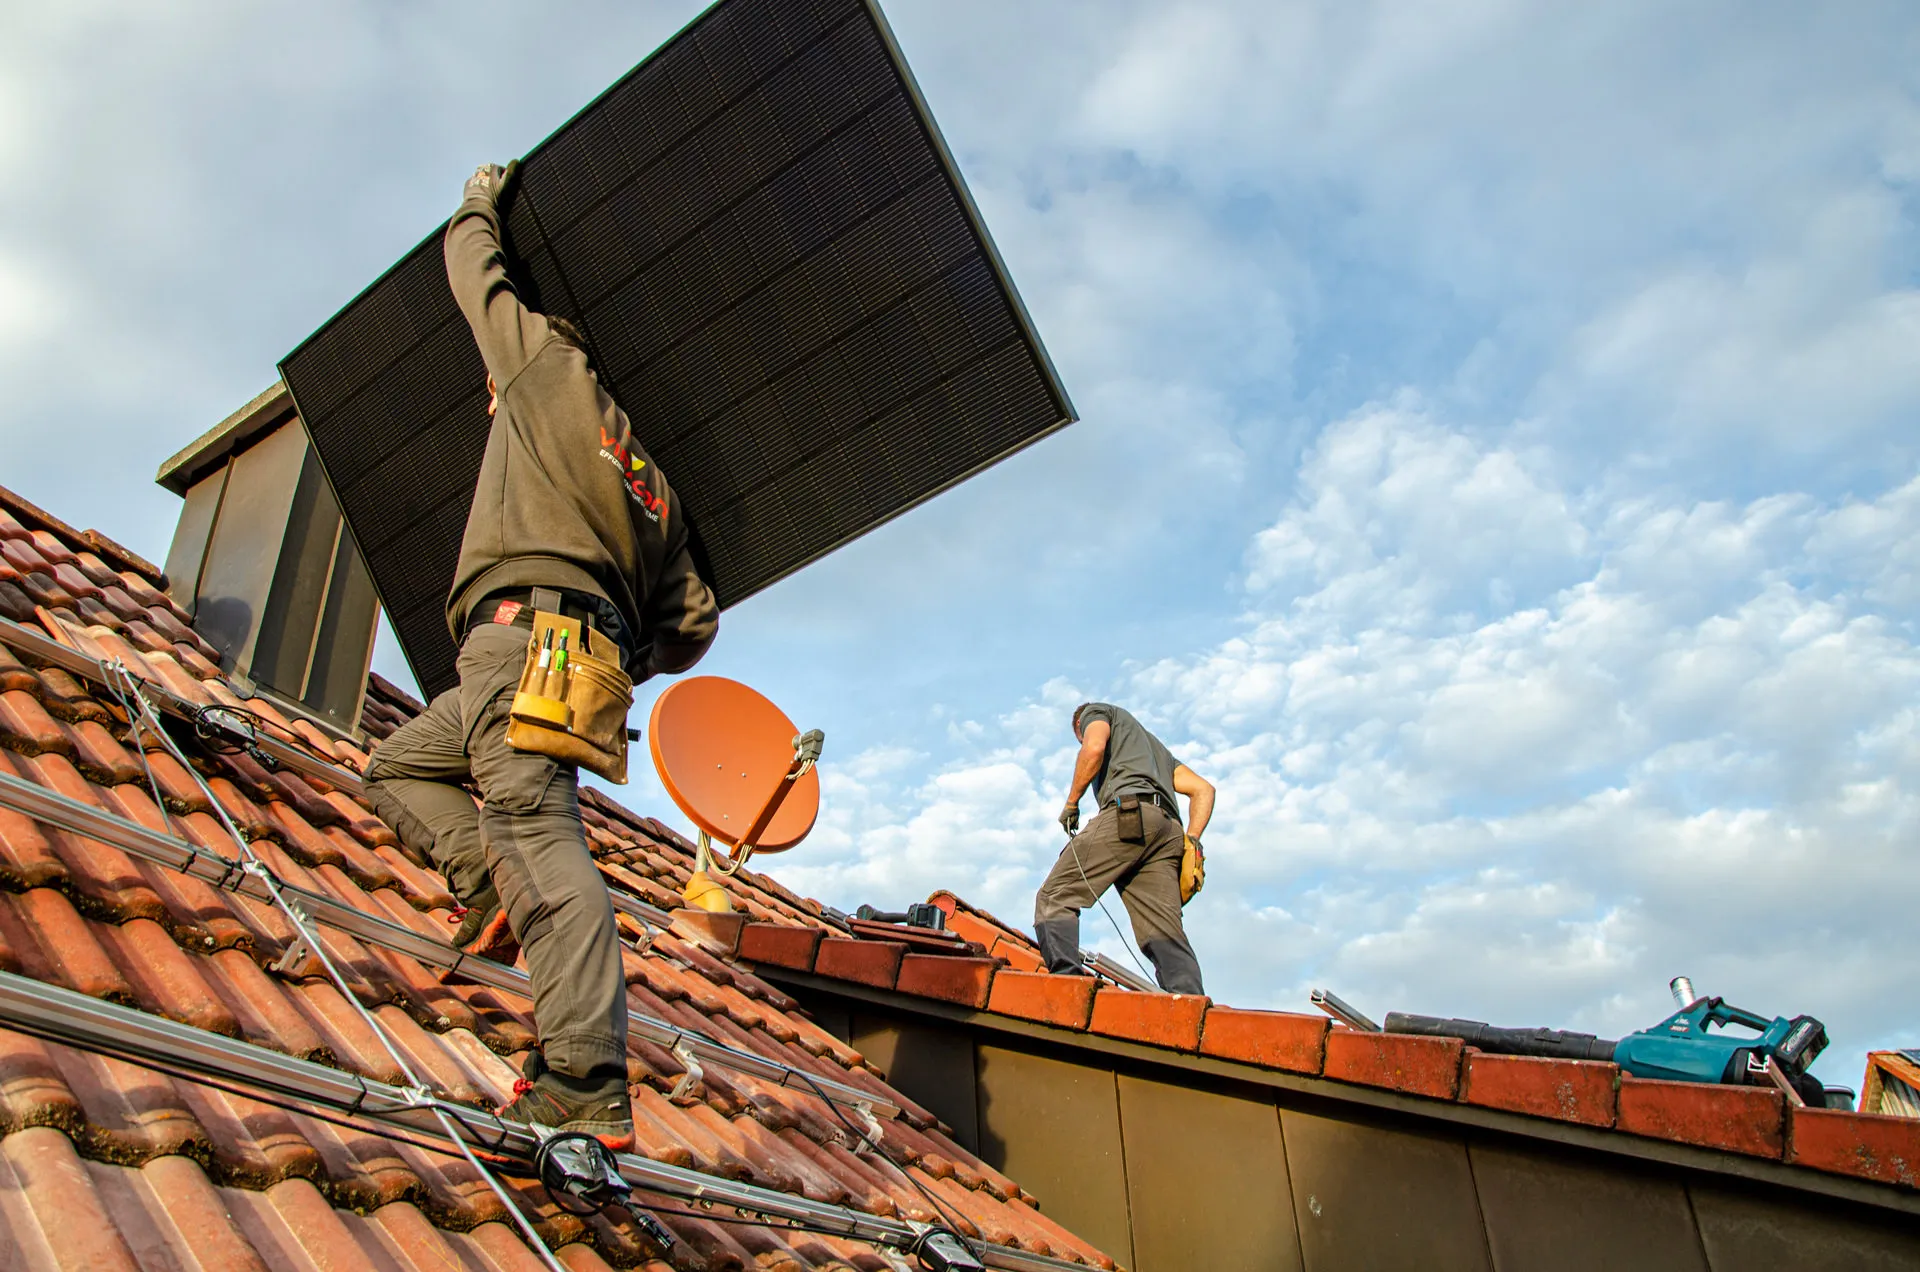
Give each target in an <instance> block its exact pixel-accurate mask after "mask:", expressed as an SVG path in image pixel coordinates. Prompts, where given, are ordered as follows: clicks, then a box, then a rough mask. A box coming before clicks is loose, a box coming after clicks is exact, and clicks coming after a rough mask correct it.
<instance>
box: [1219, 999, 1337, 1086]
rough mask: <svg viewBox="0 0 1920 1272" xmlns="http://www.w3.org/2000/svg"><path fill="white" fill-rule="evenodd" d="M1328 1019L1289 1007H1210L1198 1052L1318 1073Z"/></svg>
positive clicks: (1299, 1071) (1296, 1070)
mask: <svg viewBox="0 0 1920 1272" xmlns="http://www.w3.org/2000/svg"><path fill="white" fill-rule="evenodd" d="M1328 1023H1329V1022H1328V1020H1327V1018H1326V1017H1325V1016H1304V1015H1300V1014H1298V1013H1295V1012H1288V1011H1246V1010H1243V1009H1240V1008H1236V1007H1217V1006H1216V1007H1209V1008H1208V1009H1207V1017H1206V1021H1205V1022H1204V1023H1203V1025H1202V1026H1201V1033H1200V1054H1201V1055H1205V1056H1214V1057H1216V1058H1218V1059H1221V1060H1239V1061H1242V1062H1244V1063H1246V1064H1257V1065H1259V1066H1260V1067H1262V1068H1265V1069H1284V1070H1286V1071H1288V1072H1290V1073H1318V1072H1320V1069H1321V1066H1322V1065H1323V1064H1324V1063H1325V1062H1326V1054H1327V1029H1328Z"/></svg>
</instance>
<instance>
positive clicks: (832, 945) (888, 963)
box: [813, 937, 907, 989]
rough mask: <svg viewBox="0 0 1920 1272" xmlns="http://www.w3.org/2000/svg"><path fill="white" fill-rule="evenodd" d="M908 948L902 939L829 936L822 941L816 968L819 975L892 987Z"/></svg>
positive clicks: (878, 986) (814, 965) (815, 959)
mask: <svg viewBox="0 0 1920 1272" xmlns="http://www.w3.org/2000/svg"><path fill="white" fill-rule="evenodd" d="M906 952H907V947H906V946H905V945H902V944H901V943H899V942H898V941H850V940H845V939H843V938H840V937H828V938H827V939H826V940H824V941H822V942H820V950H819V952H818V953H817V954H816V955H815V956H814V960H813V970H814V973H815V974H816V975H819V976H831V977H834V978H835V979H837V980H850V981H857V982H859V983H860V984H862V985H872V986H874V987H875V988H877V989H892V988H893V985H894V981H895V980H896V979H897V978H898V977H899V975H900V959H901V958H902V956H904V955H905V954H906Z"/></svg>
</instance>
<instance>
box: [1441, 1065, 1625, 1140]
mask: <svg viewBox="0 0 1920 1272" xmlns="http://www.w3.org/2000/svg"><path fill="white" fill-rule="evenodd" d="M1466 1055H1467V1058H1466V1067H1465V1070H1464V1071H1463V1072H1462V1074H1461V1078H1460V1098H1461V1099H1462V1100H1463V1101H1465V1102H1466V1103H1468V1104H1478V1105H1481V1106H1482V1107H1485V1108H1490V1109H1506V1110H1508V1111H1509V1112H1512V1113H1526V1114H1529V1115H1531V1116H1533V1117H1550V1118H1553V1119H1555V1120H1557V1121H1561V1122H1579V1123H1581V1124H1583V1125H1586V1126H1612V1125H1613V1123H1614V1115H1615V1108H1616V1092H1617V1090H1618V1088H1619V1083H1620V1066H1619V1065H1615V1064H1603V1063H1600V1062H1598V1061H1593V1060H1548V1059H1542V1058H1539V1057H1534V1056H1496V1055H1488V1054H1486V1053H1484V1052H1480V1051H1475V1050H1473V1049H1472V1048H1468V1050H1467V1053H1466Z"/></svg>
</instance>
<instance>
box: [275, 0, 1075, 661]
mask: <svg viewBox="0 0 1920 1272" xmlns="http://www.w3.org/2000/svg"><path fill="white" fill-rule="evenodd" d="M743 155H744V156H746V157H747V160H748V161H747V162H745V163H740V162H736V161H735V160H736V157H738V156H743ZM521 171H522V179H521V182H520V188H519V189H518V191H516V192H515V194H514V196H513V197H512V198H511V199H509V200H508V202H507V204H506V206H505V207H504V209H503V210H504V212H505V219H506V223H507V236H508V239H509V240H510V242H509V253H510V256H511V257H512V259H513V268H512V274H513V277H514V280H515V283H516V285H517V286H518V287H519V289H520V292H521V296H522V299H523V300H524V301H525V302H526V303H527V304H528V306H529V307H530V308H533V309H535V310H537V311H540V312H547V313H557V314H561V315H565V316H567V317H570V318H572V319H574V321H575V322H576V323H577V324H578V325H579V326H580V327H581V328H582V330H583V332H584V333H585V335H586V338H587V344H588V351H589V355H590V357H591V359H592V362H593V365H594V367H595V369H596V371H597V372H598V373H599V375H600V377H601V381H602V383H603V384H604V385H605V386H606V387H607V389H608V392H609V393H610V394H612V396H613V397H614V399H615V401H617V402H619V403H620V404H621V405H622V406H623V407H625V408H626V409H627V411H628V414H629V418H630V419H631V420H632V423H633V426H634V430H635V432H636V434H637V435H638V436H639V437H640V439H641V441H642V443H643V444H644V445H645V446H646V447H647V449H648V451H649V452H650V453H651V454H652V456H653V457H654V459H655V460H656V462H658V463H659V465H660V467H661V470H662V471H663V472H665V473H666V474H667V476H668V479H669V480H670V481H672V482H673V484H674V488H675V490H676V492H677V493H678V494H679V496H680V505H681V508H682V509H683V510H684V511H685V513H686V514H687V515H688V518H689V526H690V529H691V532H692V537H693V543H694V552H695V558H696V560H697V562H698V563H699V565H700V569H701V573H702V575H703V576H704V577H705V578H707V580H708V581H709V583H710V584H711V585H713V587H714V589H715V592H716V594H717V596H718V598H719V600H720V603H721V605H722V606H723V607H726V606H731V605H734V604H737V603H739V602H740V601H742V600H745V599H746V598H747V597H749V596H752V595H754V594H755V593H757V592H759V591H761V590H763V589H764V588H766V587H768V586H771V585H772V584H773V583H775V582H777V581H779V580H780V579H782V578H785V577H786V576H787V575H789V574H791V573H793V572H794V571H796V570H798V569H801V568H802V567H804V566H805V565H807V564H808V563H810V562H812V561H814V560H817V559H819V558H820V557H821V556H824V555H825V554H827V553H828V552H831V551H833V550H835V549H837V548H839V547H842V546H844V545H845V544H846V543H848V542H850V541H851V540H853V539H854V538H857V537H859V536H860V535H861V534H864V533H866V532H867V531H869V530H872V529H874V528H875V527H877V526H879V525H881V524H884V523H885V522H886V521H889V520H891V519H893V518H894V517H897V516H900V515H901V514H903V513H905V512H908V511H910V510H911V509H912V508H914V507H917V506H919V505H920V504H921V503H924V502H925V501H926V500H928V499H931V498H933V497H934V496H935V495H937V494H940V493H941V492H943V491H945V490H948V489H951V488H952V487H953V486H955V485H957V484H959V483H960V482H962V481H965V480H966V479H967V478H969V477H971V476H973V475H975V474H976V473H978V472H980V471H981V470H982V469H984V468H986V467H989V466H991V465H992V464H994V463H997V462H999V461H1000V460H1001V459H1004V458H1006V457H1007V456H1008V455H1011V454H1013V453H1014V452H1015V451H1017V450H1020V449H1022V448H1024V447H1025V446H1028V445H1031V444H1032V443H1033V442H1036V441H1039V440H1040V439H1041V438H1043V437H1046V436H1048V435H1050V434H1051V433H1053V432H1055V431H1057V430H1058V429H1060V428H1062V427H1065V426H1066V425H1067V424H1069V423H1072V422H1073V420H1074V419H1075V418H1076V416H1075V413H1074V409H1073V405H1072V402H1071V399H1070V398H1069V397H1068V396H1067V392H1066V389H1065V386H1064V385H1063V384H1062V382H1061V380H1060V377H1059V374H1058V372H1057V371H1056V369H1055V368H1054V366H1053V363H1052V361H1051V359H1050V358H1049V356H1048V354H1047V351H1046V346H1045V345H1044V343H1042V341H1041V340H1040V336H1039V333H1038V330H1037V329H1036V327H1035V326H1034V323H1033V321H1032V318H1031V316H1030V314H1029V313H1028V311H1027V309H1026V306H1025V304H1024V302H1023V301H1022V300H1021V298H1020V295H1019V292H1018V289H1017V288H1016V287H1015V286H1014V284H1013V281H1012V278H1011V276H1010V275H1009V273H1008V271H1007V269H1006V266H1005V263H1004V261H1003V260H1002V258H1001V256H1000V254H999V250H998V248H997V247H996V246H995V244H994V242H993V238H992V236H991V234H990V233H989V232H988V230H987V227H986V223H985V221H984V219H983V218H982V217H981V215H980V212H979V209H978V207H977V206H976V204H975V203H974V201H973V198H972V195H971V193H970V192H969V191H968V189H967V186H966V182H965V180H964V178H963V177H962V176H961V173H960V170H959V165H958V164H957V163H956V162H955V160H954V158H953V155H952V152H951V150H950V149H949V148H948V146H947V144H946V140H945V138H944V137H943V136H942V135H941V132H940V129H939V126H938V124H937V123H936V121H935V120H934V118H933V115H932V112H931V111H930V110H929V109H928V107H927V104H926V101H925V99H924V97H923V96H922V95H921V92H920V88H919V85H918V83H917V82H916V81H915V79H914V77H913V73H912V70H911V68H910V67H909V66H908V65H907V62H906V58H905V56H904V55H903V53H902V52H901V50H900V47H899V44H898V42H897V40H896V39H895V37H894V34H893V31H892V29H891V27H890V26H889V25H888V23H887V21H886V17H885V14H884V13H883V12H882V11H881V9H880V7H879V4H878V3H877V2H876V0H718V2H717V3H715V4H713V5H711V6H710V7H709V8H707V9H706V10H705V11H703V12H702V13H701V14H699V15H698V16H697V17H695V18H694V19H693V20H692V21H691V22H689V23H688V24H687V25H686V26H685V27H683V28H682V29H681V31H680V32H679V33H678V34H677V35H675V36H674V37H673V38H671V39H670V40H668V41H667V42H666V43H664V44H663V45H661V46H660V47H659V48H658V49H656V50H655V51H654V52H653V53H652V54H650V55H649V56H648V57H646V58H645V59H643V60H642V61H641V62H640V63H639V64H638V65H636V66H635V67H634V68H633V69H632V70H631V71H629V72H628V73H627V74H625V75H623V76H622V77H621V78H620V79H619V80H618V81H616V82H615V83H614V84H613V85H612V86H610V87H609V88H608V89H607V90H606V91H605V92H603V93H601V94H600V95H599V96H597V97H596V98H595V99H594V100H593V101H592V102H590V103H588V105H586V106H585V107H583V108H582V109H581V110H580V111H579V112H577V113H576V114H575V115H574V116H573V117H572V118H571V119H570V120H568V121H567V123H565V124H563V125H562V126H561V127H560V128H559V129H558V130H557V131H556V132H554V133H553V134H552V135H550V136H549V137H548V138H547V139H546V140H544V141H542V142H541V143H540V144H539V145H538V146H536V147H534V148H533V149H532V150H531V151H529V152H528V154H527V155H526V157H525V158H524V159H523V160H522V165H521ZM444 231H445V223H444V222H443V223H442V225H441V226H440V228H439V229H436V230H435V231H434V232H433V233H432V234H430V235H428V236H427V238H425V239H424V240H422V241H421V242H420V243H419V245H417V246H416V247H415V248H414V249H413V250H411V251H410V252H408V253H407V254H406V255H405V256H403V257H402V258H401V259H400V261H398V262H397V263H396V264H395V265H394V266H393V267H392V268H390V269H389V270H387V271H386V272H385V273H383V274H382V275H381V276H380V277H379V278H377V279H376V280H375V281H374V282H373V283H372V284H370V285H369V286H368V287H367V288H366V289H365V290H363V291H362V292H361V293H360V295H359V296H357V297H356V298H355V299H354V300H353V301H351V302H349V303H348V304H347V305H346V306H345V307H344V308H343V309H342V310H341V311H340V312H339V313H338V314H337V315H335V317H334V318H333V319H331V320H329V322H328V323H327V324H325V325H324V326H322V327H321V328H320V329H319V330H318V331H316V332H315V333H314V334H313V335H312V336H310V337H308V338H307V339H306V340H305V341H303V342H301V344H300V345H299V346H297V347H296V348H295V349H294V350H293V351H292V352H291V353H289V354H288V355H287V356H286V357H285V358H284V359H282V361H281V374H282V377H283V379H284V380H285V381H286V383H287V386H288V388H289V390H290V392H291V393H292V395H293V398H294V402H295V405H296V407H297V408H300V414H301V418H302V420H303V421H305V422H306V425H307V427H308V431H309V434H310V436H312V438H313V440H314V449H315V453H316V454H317V455H318V456H319V458H320V460H321V466H322V469H323V470H324V471H325V473H326V475H327V479H328V481H329V482H330V483H331V484H332V486H333V488H334V493H335V496H336V498H337V499H338V500H339V502H340V505H341V507H342V509H343V510H345V511H346V519H347V524H348V529H349V531H350V533H352V534H353V536H354V539H355V542H356V546H358V547H359V548H360V550H361V554H362V556H363V558H364V559H366V561H367V564H368V568H369V570H370V571H371V572H372V574H373V577H374V581H375V587H376V591H378V592H379V595H380V600H381V604H382V606H383V607H384V608H385V609H386V610H387V612H388V615H389V618H390V620H391V621H392V623H393V625H394V629H395V632H396V635H398V636H399V638H400V643H401V647H402V650H403V652H404V653H405V655H406V657H407V660H408V662H409V664H410V666H411V667H412V669H413V672H414V674H415V676H416V677H417V678H418V679H419V681H420V684H421V686H422V688H423V689H424V690H425V691H426V692H427V693H428V694H430V695H431V694H433V693H436V692H438V691H440V690H441V689H444V688H447V687H449V686H450V685H451V684H452V683H453V682H454V680H455V679H456V676H455V674H454V671H453V656H454V653H455V652H456V651H455V648H454V646H453V642H452V639H451V637H450V636H449V635H448V633H447V632H446V628H445V623H444V618H443V611H444V605H445V599H446V592H447V588H448V586H449V585H450V583H451V579H452V567H453V562H454V560H455V558H456V557H457V554H458V549H459V540H460V536H461V533H462V531H463V529H464V525H465V520H466V509H467V507H469V506H470V504H471V499H472V492H473V484H474V480H475V479H476V478H477V474H478V470H479V463H480V456H481V454H482V452H483V451H484V448H485V444H486V438H487V433H488V430H489V425H490V420H489V419H488V417H487V415H486V413H485V409H484V398H485V392H484V378H485V370H484V367H483V366H482V364H481V362H480V357H479V353H478V350H477V349H476V348H475V347H474V344H473V339H472V336H471V333H470V332H469V331H468V329H467V326H466V323H465V321H464V319H463V318H462V317H461V315H460V313H459V310H458V308H457V306H455V305H454V303H453V299H452V295H451V293H450V291H449V290H448V288H447V284H446V277H445V271H444V267H443V265H442V261H441V240H442V236H443V234H444ZM383 363H384V366H383V365H382V364H383ZM368 366H379V367H380V368H381V369H380V370H379V372H378V373H377V374H374V375H372V376H364V375H356V374H355V371H356V368H364V367H368ZM309 403H312V404H314V405H315V406H316V410H315V412H314V413H313V414H309V412H308V411H307V409H306V406H307V405H308V404H309ZM422 421H424V423H423V422H422ZM350 440H351V444H349V441H350ZM394 465H404V469H403V472H404V473H405V475H406V476H407V477H408V478H409V480H407V481H404V482H400V483H398V484H396V483H395V482H393V481H385V482H380V481H379V480H378V479H379V478H380V477H381V476H382V475H383V474H385V473H386V472H387V471H388V469H389V468H391V467H392V466H394ZM929 475H931V477H932V479H931V480H929V479H928V478H929ZM416 476H417V479H415V478H416ZM368 483H371V484H372V487H373V491H374V493H379V494H382V495H385V496H387V497H386V498H383V499H375V498H372V497H371V496H370V497H368V498H364V499H363V498H358V497H356V496H357V494H358V492H360V491H361V489H362V486H363V484H368ZM715 492H726V496H725V497H721V496H719V495H717V494H716V493H715ZM455 509H457V510H458V515H457V516H455V515H453V513H454V510H455ZM442 561H443V562H444V564H445V570H444V574H443V575H437V565H431V564H428V565H423V562H428V563H437V562H442ZM423 572H424V575H423ZM435 576H437V577H438V579H439V581H438V585H437V586H422V585H421V583H422V579H423V577H426V578H428V580H429V581H431V578H432V577H435Z"/></svg>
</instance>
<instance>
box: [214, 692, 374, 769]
mask: <svg viewBox="0 0 1920 1272" xmlns="http://www.w3.org/2000/svg"><path fill="white" fill-rule="evenodd" d="M217 716H234V717H240V718H242V719H244V720H246V721H247V722H248V725H249V727H250V728H251V729H252V731H253V734H254V736H255V737H258V736H259V735H261V734H265V735H267V736H269V737H271V738H273V740H274V741H276V742H279V743H282V744H283V745H285V746H290V747H292V748H294V749H295V750H297V751H299V752H301V753H302V754H304V755H306V756H308V757H310V758H312V759H315V760H318V761H320V762H321V763H322V764H329V765H332V766H334V767H336V768H337V767H339V764H340V759H339V757H338V756H335V755H329V754H327V753H326V752H325V751H322V750H321V749H320V748H319V747H317V746H315V745H314V744H313V743H311V742H309V741H307V739H306V738H305V737H303V736H301V734H300V732H299V730H297V729H289V728H287V727H286V726H285V725H283V724H280V723H279V722H278V721H276V720H271V719H269V718H267V717H266V716H264V715H262V714H260V713H259V712H258V711H254V710H252V709H251V708H248V707H231V706H228V705H226V704H225V703H220V702H215V703H207V704H205V705H203V706H199V707H195V708H194V710H193V731H194V735H195V736H196V737H198V738H199V739H200V740H201V741H202V742H204V743H206V744H207V749H208V750H210V751H213V752H214V753H215V754H216V755H233V754H236V753H240V752H244V753H245V754H247V755H250V756H252V757H253V758H254V759H255V760H257V761H259V762H260V763H261V764H262V765H263V766H265V767H267V768H269V769H274V768H278V767H279V766H280V762H279V761H278V760H276V759H274V758H273V757H272V756H270V755H268V754H266V753H265V752H263V751H262V750H260V748H259V746H258V745H257V744H255V743H251V742H235V741H231V740H227V741H225V742H224V743H223V742H222V741H221V736H220V735H221V734H223V733H231V732H237V731H238V730H237V729H232V728H229V729H225V730H223V729H221V728H220V726H219V725H217V724H215V723H212V721H213V720H214V718H215V717H217Z"/></svg>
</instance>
